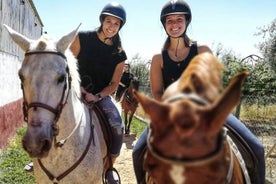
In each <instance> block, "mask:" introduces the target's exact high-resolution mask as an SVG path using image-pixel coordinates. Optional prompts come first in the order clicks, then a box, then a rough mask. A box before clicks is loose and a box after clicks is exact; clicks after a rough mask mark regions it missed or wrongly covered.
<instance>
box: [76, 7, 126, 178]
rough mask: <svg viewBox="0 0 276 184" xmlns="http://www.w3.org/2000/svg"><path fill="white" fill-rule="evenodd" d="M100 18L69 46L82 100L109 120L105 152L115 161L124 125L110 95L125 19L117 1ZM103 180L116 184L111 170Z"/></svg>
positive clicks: (119, 67)
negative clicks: (109, 137)
mask: <svg viewBox="0 0 276 184" xmlns="http://www.w3.org/2000/svg"><path fill="white" fill-rule="evenodd" d="M99 19H100V23H101V25H100V27H99V28H97V29H96V30H94V31H86V32H79V33H78V35H77V36H76V38H75V40H74V42H73V43H72V44H71V47H70V49H71V50H72V52H73V54H74V55H75V57H76V58H77V59H78V64H79V73H80V78H81V92H82V94H83V98H84V100H85V101H86V102H88V103H95V104H96V105H98V106H99V107H100V108H101V109H102V111H103V113H104V114H105V116H106V117H107V119H108V121H109V124H110V127H111V132H112V135H111V136H112V145H111V147H110V150H108V151H109V153H110V155H111V157H112V164H114V162H115V159H116V158H117V157H118V156H119V154H120V150H121V147H122V143H123V129H124V125H123V123H122V119H121V116H120V113H119V112H118V110H117V108H116V106H115V105H114V103H113V102H112V100H111V97H110V95H111V94H112V93H114V91H115V90H116V89H117V87H118V84H119V82H120V79H121V76H122V72H123V67H124V64H125V60H126V59H127V56H126V53H125V51H124V50H123V48H122V44H121V38H120V36H119V30H120V29H121V28H122V27H123V25H124V24H125V22H126V12H125V9H124V8H123V6H121V5H120V4H118V3H115V2H113V3H109V4H107V5H106V6H105V7H104V8H103V9H102V11H101V14H100V16H99ZM106 180H107V182H108V183H119V178H118V176H117V175H116V173H115V172H114V171H112V170H108V172H107V173H106Z"/></svg>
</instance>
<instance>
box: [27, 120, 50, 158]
mask: <svg viewBox="0 0 276 184" xmlns="http://www.w3.org/2000/svg"><path fill="white" fill-rule="evenodd" d="M52 140H53V131H52V129H51V128H46V130H45V127H44V129H43V126H33V125H28V128H27V131H26V133H25V135H24V136H23V138H22V145H23V148H24V149H25V150H26V151H27V152H28V154H29V156H30V157H36V158H42V157H46V156H47V155H48V152H49V151H50V149H51V147H52Z"/></svg>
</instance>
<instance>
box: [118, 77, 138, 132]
mask: <svg viewBox="0 0 276 184" xmlns="http://www.w3.org/2000/svg"><path fill="white" fill-rule="evenodd" d="M139 84H140V82H139V80H138V78H137V77H134V78H133V79H132V80H131V81H130V84H129V87H128V89H127V90H126V91H125V92H124V94H123V97H122V100H121V105H122V109H123V110H124V119H125V134H129V131H130V130H129V129H130V124H131V121H132V118H133V115H134V113H135V111H136V109H137V107H138V101H137V99H136V98H135V96H134V95H133V92H132V91H133V89H135V90H138V89H139Z"/></svg>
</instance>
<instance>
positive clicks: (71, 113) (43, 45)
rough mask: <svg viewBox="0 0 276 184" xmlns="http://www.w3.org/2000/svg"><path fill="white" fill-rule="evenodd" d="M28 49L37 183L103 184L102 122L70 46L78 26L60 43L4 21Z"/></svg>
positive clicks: (27, 104) (31, 149)
mask: <svg viewBox="0 0 276 184" xmlns="http://www.w3.org/2000/svg"><path fill="white" fill-rule="evenodd" d="M4 26H5V27H6V28H7V30H8V32H9V34H10V36H11V37H12V39H13V40H14V42H15V43H17V44H18V45H19V46H20V47H21V48H22V49H23V50H24V51H25V52H26V53H25V58H24V60H23V63H22V66H21V69H20V70H19V73H18V74H19V77H20V80H21V83H22V86H21V87H22V91H23V100H24V103H23V112H24V119H25V121H26V122H27V125H28V126H27V131H26V133H25V135H24V137H23V139H22V143H23V147H24V149H25V150H26V151H27V152H28V153H29V155H30V157H32V158H33V162H34V176H35V179H36V182H37V183H42V184H44V183H61V184H62V183H66V184H68V183H70V184H72V183H76V184H81V183H85V184H87V183H91V184H98V183H102V174H103V171H104V162H103V159H104V158H105V157H106V155H107V147H106V143H105V140H104V137H103V133H102V130H101V127H100V125H99V120H98V118H97V116H96V114H95V113H94V112H92V113H91V114H90V112H89V109H88V108H87V107H86V105H85V104H83V103H82V101H81V100H80V99H81V93H80V83H79V74H78V70H77V62H76V59H75V58H74V56H73V55H72V53H71V52H70V50H69V49H68V46H69V45H70V43H71V42H72V41H73V39H74V38H75V36H76V34H77V30H78V28H77V29H75V30H74V31H72V32H71V33H69V34H68V35H65V36H63V37H62V38H61V39H59V40H57V41H55V40H53V39H50V38H48V37H47V36H46V35H42V36H41V38H40V39H38V40H32V39H29V38H26V37H25V36H23V35H21V34H19V33H17V32H16V31H14V30H13V29H11V28H10V27H8V26H6V25H4Z"/></svg>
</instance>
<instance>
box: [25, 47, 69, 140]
mask: <svg viewBox="0 0 276 184" xmlns="http://www.w3.org/2000/svg"><path fill="white" fill-rule="evenodd" d="M34 54H35V55H37V54H55V55H58V56H60V57H62V58H63V59H64V60H65V62H66V63H67V59H66V56H65V55H64V54H63V53H61V52H58V51H30V52H26V53H25V56H29V55H34ZM66 72H67V76H68V77H67V79H68V86H69V87H68V90H67V82H65V83H64V86H63V91H62V94H61V98H60V100H59V103H58V105H57V107H52V106H50V105H48V104H45V103H41V102H31V103H28V102H27V101H26V99H25V92H24V87H23V84H22V83H21V89H22V92H23V107H22V108H23V115H24V121H25V122H27V123H28V111H29V110H30V109H31V108H34V109H36V108H38V107H39V108H42V109H46V110H48V111H50V112H52V113H53V114H55V118H54V122H53V125H52V128H53V130H54V136H57V135H58V132H59V129H58V126H57V121H58V119H59V117H60V114H61V112H62V109H63V107H64V106H65V104H66V103H67V100H68V96H69V93H70V90H71V81H72V79H71V75H70V72H69V68H68V66H67V67H66ZM66 90H67V94H65V92H66Z"/></svg>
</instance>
